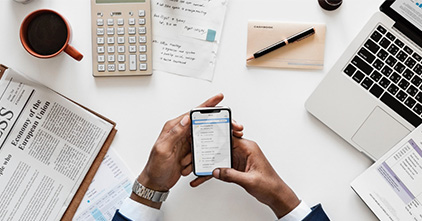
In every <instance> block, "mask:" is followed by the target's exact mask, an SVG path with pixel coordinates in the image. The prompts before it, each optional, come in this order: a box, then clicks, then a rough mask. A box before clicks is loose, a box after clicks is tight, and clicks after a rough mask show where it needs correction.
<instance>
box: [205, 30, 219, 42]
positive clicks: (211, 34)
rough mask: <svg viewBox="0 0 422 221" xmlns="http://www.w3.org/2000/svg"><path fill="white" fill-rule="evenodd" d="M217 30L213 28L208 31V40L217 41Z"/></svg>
mask: <svg viewBox="0 0 422 221" xmlns="http://www.w3.org/2000/svg"><path fill="white" fill-rule="evenodd" d="M216 33H217V32H216V31H215V30H211V29H208V33H207V39H206V40H207V41H210V42H214V41H215V34H216Z"/></svg>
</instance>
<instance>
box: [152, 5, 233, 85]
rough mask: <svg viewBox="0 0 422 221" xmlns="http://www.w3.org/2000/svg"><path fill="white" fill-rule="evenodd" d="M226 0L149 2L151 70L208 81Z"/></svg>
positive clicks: (213, 65) (210, 77)
mask: <svg viewBox="0 0 422 221" xmlns="http://www.w3.org/2000/svg"><path fill="white" fill-rule="evenodd" d="M227 1H228V0H152V1H151V4H152V22H153V27H154V28H153V38H154V40H153V50H154V53H153V56H154V58H153V65H154V69H156V70H160V71H166V72H169V73H173V74H178V75H183V76H189V77H194V78H199V79H204V80H208V81H211V80H212V78H213V75H214V67H215V60H216V55H217V49H218V44H219V41H220V36H221V32H222V28H223V23H224V16H225V13H226V8H227Z"/></svg>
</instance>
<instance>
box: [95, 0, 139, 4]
mask: <svg viewBox="0 0 422 221" xmlns="http://www.w3.org/2000/svg"><path fill="white" fill-rule="evenodd" d="M95 1H96V2H97V4H104V3H138V2H145V0H95Z"/></svg>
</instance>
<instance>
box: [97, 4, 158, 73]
mask: <svg viewBox="0 0 422 221" xmlns="http://www.w3.org/2000/svg"><path fill="white" fill-rule="evenodd" d="M91 27H92V30H91V31H92V32H91V33H92V66H93V67H92V69H93V70H92V71H93V75H94V76H133V75H151V74H152V53H151V48H152V47H151V43H152V37H151V36H152V34H151V4H150V0H91Z"/></svg>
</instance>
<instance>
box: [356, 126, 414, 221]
mask: <svg viewBox="0 0 422 221" xmlns="http://www.w3.org/2000/svg"><path fill="white" fill-rule="evenodd" d="M352 188H353V189H354V190H355V191H356V193H357V194H358V195H359V196H360V197H361V198H362V200H363V201H364V202H365V203H366V204H367V205H368V207H369V208H370V209H371V210H372V211H373V212H374V214H375V215H376V216H377V217H378V218H379V219H380V220H414V221H422V204H421V203H422V127H421V126H419V127H418V128H416V129H415V130H414V131H413V132H412V133H410V134H409V135H408V136H407V137H406V138H404V139H403V140H402V141H400V142H399V143H398V144H397V145H396V146H395V147H393V149H391V150H390V151H389V152H388V153H387V154H385V155H384V156H383V157H382V158H381V159H379V160H378V161H377V162H376V163H375V164H374V165H372V166H371V167H370V168H369V169H368V170H366V171H365V172H364V173H363V174H362V175H360V176H359V177H358V178H356V179H355V180H354V181H353V182H352Z"/></svg>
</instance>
